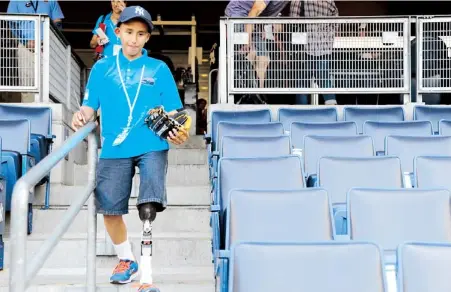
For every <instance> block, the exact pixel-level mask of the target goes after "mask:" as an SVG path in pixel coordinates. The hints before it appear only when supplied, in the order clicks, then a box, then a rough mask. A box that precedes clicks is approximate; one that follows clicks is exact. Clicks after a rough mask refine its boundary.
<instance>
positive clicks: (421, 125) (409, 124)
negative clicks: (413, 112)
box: [363, 121, 434, 153]
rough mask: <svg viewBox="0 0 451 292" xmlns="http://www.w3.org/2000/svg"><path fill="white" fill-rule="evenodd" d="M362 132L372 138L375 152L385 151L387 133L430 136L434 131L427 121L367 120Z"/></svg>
mask: <svg viewBox="0 0 451 292" xmlns="http://www.w3.org/2000/svg"><path fill="white" fill-rule="evenodd" d="M363 134H364V135H369V136H371V137H372V138H373V141H374V150H375V151H376V153H377V152H384V151H385V137H387V136H389V135H399V136H431V135H433V134H434V132H433V131H432V123H431V122H429V121H404V122H382V121H380V122H374V121H367V122H365V123H364V124H363Z"/></svg>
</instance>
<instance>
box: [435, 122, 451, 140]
mask: <svg viewBox="0 0 451 292" xmlns="http://www.w3.org/2000/svg"><path fill="white" fill-rule="evenodd" d="M438 132H439V134H440V135H442V136H451V120H440V121H439V122H438Z"/></svg>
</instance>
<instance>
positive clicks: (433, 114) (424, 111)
mask: <svg viewBox="0 0 451 292" xmlns="http://www.w3.org/2000/svg"><path fill="white" fill-rule="evenodd" d="M413 119H414V120H417V121H430V122H432V128H433V130H434V133H437V132H438V123H439V121H440V120H443V119H445V120H451V106H446V105H440V106H436V105H417V106H415V107H414V108H413Z"/></svg>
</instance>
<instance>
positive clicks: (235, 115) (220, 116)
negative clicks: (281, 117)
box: [211, 109, 271, 150]
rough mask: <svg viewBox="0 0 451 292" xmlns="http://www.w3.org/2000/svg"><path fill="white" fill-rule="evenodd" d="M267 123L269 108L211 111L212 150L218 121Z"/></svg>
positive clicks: (269, 113) (269, 116)
mask: <svg viewBox="0 0 451 292" xmlns="http://www.w3.org/2000/svg"><path fill="white" fill-rule="evenodd" d="M221 121H224V122H234V123H269V122H270V121H271V111H270V110H269V109H260V110H243V111H213V112H212V113H211V139H212V143H213V147H214V148H213V150H216V148H215V147H216V146H215V145H216V143H217V136H216V135H217V127H218V123H219V122H221Z"/></svg>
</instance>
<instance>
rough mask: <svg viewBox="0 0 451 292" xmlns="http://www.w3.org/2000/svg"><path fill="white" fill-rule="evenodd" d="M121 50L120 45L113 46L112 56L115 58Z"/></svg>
mask: <svg viewBox="0 0 451 292" xmlns="http://www.w3.org/2000/svg"><path fill="white" fill-rule="evenodd" d="M121 48H122V46H120V45H114V47H113V56H116V55H117V54H118V53H119V51H120V50H121Z"/></svg>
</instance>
